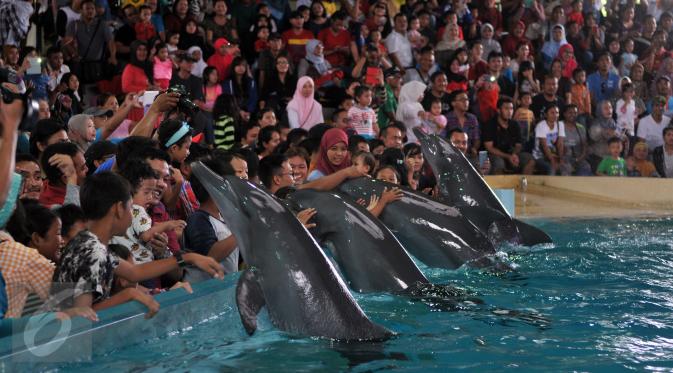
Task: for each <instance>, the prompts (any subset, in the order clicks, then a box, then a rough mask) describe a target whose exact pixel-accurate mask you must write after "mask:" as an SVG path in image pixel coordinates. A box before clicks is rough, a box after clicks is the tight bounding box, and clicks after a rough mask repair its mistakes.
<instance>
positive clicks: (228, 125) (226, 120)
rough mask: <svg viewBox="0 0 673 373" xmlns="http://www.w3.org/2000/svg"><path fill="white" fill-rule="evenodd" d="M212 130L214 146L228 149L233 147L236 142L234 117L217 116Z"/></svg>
mask: <svg viewBox="0 0 673 373" xmlns="http://www.w3.org/2000/svg"><path fill="white" fill-rule="evenodd" d="M214 131H215V147H216V148H218V149H223V150H229V149H231V148H233V147H234V145H235V144H236V139H235V135H236V129H235V127H234V118H232V117H230V116H226V115H224V116H221V117H219V118H217V120H215V129H214Z"/></svg>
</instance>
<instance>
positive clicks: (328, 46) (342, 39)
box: [318, 27, 351, 67]
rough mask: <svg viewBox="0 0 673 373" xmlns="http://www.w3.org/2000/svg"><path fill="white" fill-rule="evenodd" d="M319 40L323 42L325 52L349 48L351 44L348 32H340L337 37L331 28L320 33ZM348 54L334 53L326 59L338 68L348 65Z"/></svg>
mask: <svg viewBox="0 0 673 373" xmlns="http://www.w3.org/2000/svg"><path fill="white" fill-rule="evenodd" d="M318 40H320V41H321V42H322V45H323V47H325V51H329V50H334V49H336V48H339V47H349V46H350V44H351V34H350V33H349V32H348V31H346V30H340V31H339V32H338V33H337V34H336V35H334V32H332V29H331V28H330V27H328V28H326V29H324V30H322V31H320V33H319V34H318ZM346 57H347V54H346V53H344V52H337V53H332V54H330V55H326V56H325V59H326V60H327V62H329V63H330V64H331V65H332V66H334V67H338V66H342V65H345V64H346Z"/></svg>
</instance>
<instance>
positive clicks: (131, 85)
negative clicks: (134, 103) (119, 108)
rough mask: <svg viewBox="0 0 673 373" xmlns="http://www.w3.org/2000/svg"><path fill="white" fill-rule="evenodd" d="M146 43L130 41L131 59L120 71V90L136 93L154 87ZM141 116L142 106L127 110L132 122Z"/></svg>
mask: <svg viewBox="0 0 673 373" xmlns="http://www.w3.org/2000/svg"><path fill="white" fill-rule="evenodd" d="M148 54H149V53H148V51H147V44H145V42H143V41H140V40H136V41H134V42H133V43H131V61H130V62H129V64H127V65H126V67H124V71H123V72H122V91H123V92H124V93H137V92H143V91H147V90H149V89H155V88H156V87H154V86H151V85H150V82H151V81H152V76H153V68H152V64H151V63H150V62H149V61H148ZM142 118H143V108H133V109H131V111H130V112H129V116H128V119H129V120H131V121H134V122H137V121H139V120H140V119H142Z"/></svg>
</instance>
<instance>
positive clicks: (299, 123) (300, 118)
mask: <svg viewBox="0 0 673 373" xmlns="http://www.w3.org/2000/svg"><path fill="white" fill-rule="evenodd" d="M423 86H424V87H425V85H423ZM314 91H315V84H314V83H313V79H311V78H310V77H308V76H302V77H301V78H300V79H299V81H297V88H296V89H295V91H294V96H293V97H292V100H290V102H289V103H288V104H287V119H288V121H289V122H290V127H291V128H303V129H305V130H307V131H308V130H309V129H311V127H313V126H315V125H316V124H318V123H323V122H324V121H325V120H324V119H323V115H322V105H320V103H319V102H318V101H316V100H315V99H314V98H313V93H314Z"/></svg>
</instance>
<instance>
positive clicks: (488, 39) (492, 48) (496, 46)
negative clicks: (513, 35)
mask: <svg viewBox="0 0 673 373" xmlns="http://www.w3.org/2000/svg"><path fill="white" fill-rule="evenodd" d="M494 34H495V30H494V29H493V26H492V25H491V24H490V23H484V24H483V25H482V26H481V45H482V46H483V47H484V53H483V54H482V55H483V56H484V59H485V60H487V61H488V55H489V54H491V52H498V53H501V52H502V48H501V47H500V43H499V42H498V41H497V40H495V39H494V38H493V36H494Z"/></svg>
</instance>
